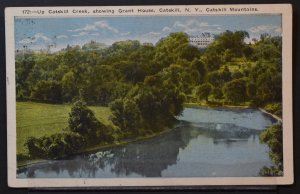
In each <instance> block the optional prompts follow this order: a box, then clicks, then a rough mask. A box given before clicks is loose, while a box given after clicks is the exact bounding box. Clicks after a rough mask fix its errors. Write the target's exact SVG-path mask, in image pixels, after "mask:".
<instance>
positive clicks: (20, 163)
mask: <svg viewBox="0 0 300 194" xmlns="http://www.w3.org/2000/svg"><path fill="white" fill-rule="evenodd" d="M172 129H173V128H169V127H165V128H164V130H162V131H160V132H156V133H152V134H149V135H145V136H140V137H136V138H133V139H127V140H120V141H118V142H114V143H111V144H98V145H95V146H92V147H89V148H86V149H85V150H82V151H78V152H76V153H75V154H74V155H77V154H84V153H87V154H88V153H91V152H95V151H98V150H103V149H109V148H113V147H119V146H124V145H127V144H130V143H135V142H139V141H144V140H147V139H151V138H154V137H158V136H160V135H163V134H165V133H168V132H170V131H172ZM66 158H67V156H66ZM60 159H62V158H60ZM47 160H49V159H35V160H23V161H17V169H20V168H23V167H28V166H30V165H34V164H38V163H43V162H45V161H47ZM53 160H57V159H53Z"/></svg>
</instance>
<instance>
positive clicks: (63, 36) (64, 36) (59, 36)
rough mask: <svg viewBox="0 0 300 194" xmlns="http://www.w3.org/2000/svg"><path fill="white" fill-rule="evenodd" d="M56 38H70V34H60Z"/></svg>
mask: <svg viewBox="0 0 300 194" xmlns="http://www.w3.org/2000/svg"><path fill="white" fill-rule="evenodd" d="M56 38H57V39H62V38H68V36H66V35H58V36H56Z"/></svg>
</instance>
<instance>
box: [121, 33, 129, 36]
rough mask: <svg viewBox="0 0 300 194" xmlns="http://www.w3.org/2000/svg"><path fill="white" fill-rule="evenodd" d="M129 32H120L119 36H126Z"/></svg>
mask: <svg viewBox="0 0 300 194" xmlns="http://www.w3.org/2000/svg"><path fill="white" fill-rule="evenodd" d="M129 34H130V32H124V33H121V36H127V35H129Z"/></svg>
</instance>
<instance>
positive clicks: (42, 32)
mask: <svg viewBox="0 0 300 194" xmlns="http://www.w3.org/2000/svg"><path fill="white" fill-rule="evenodd" d="M226 30H231V31H236V30H246V31H248V32H249V34H250V39H252V38H259V37H260V34H262V33H269V34H271V35H281V15H232V16H229V15H227V16H139V17H137V16H135V17H130V16H128V17H124V16H122V17H81V18H66V17H65V18H21V17H18V18H16V19H15V41H16V49H22V48H23V46H27V47H28V48H30V49H33V50H38V49H46V48H47V45H53V48H52V50H53V51H54V50H60V49H61V48H64V47H66V45H67V44H69V45H82V44H84V43H87V42H90V41H91V40H94V41H97V42H102V43H105V44H107V45H110V44H112V43H114V42H116V41H120V40H128V39H132V40H139V41H141V42H151V43H153V44H155V43H156V42H157V41H158V40H159V39H160V38H162V37H166V36H168V34H170V33H171V32H179V31H183V32H186V33H187V34H189V35H192V36H195V35H198V34H201V33H203V32H210V33H212V34H218V33H221V32H224V31H226Z"/></svg>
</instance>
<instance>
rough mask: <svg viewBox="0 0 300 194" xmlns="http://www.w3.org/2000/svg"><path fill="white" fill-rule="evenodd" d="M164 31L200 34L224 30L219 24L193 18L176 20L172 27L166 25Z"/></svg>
mask: <svg viewBox="0 0 300 194" xmlns="http://www.w3.org/2000/svg"><path fill="white" fill-rule="evenodd" d="M162 31H163V32H170V31H183V32H186V33H188V34H198V33H202V32H211V33H219V32H221V31H222V27H221V26H220V25H217V24H209V23H208V22H204V21H200V20H195V19H192V20H188V21H186V22H181V21H176V22H174V24H173V26H172V27H168V26H166V27H164V28H163V29H162Z"/></svg>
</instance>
